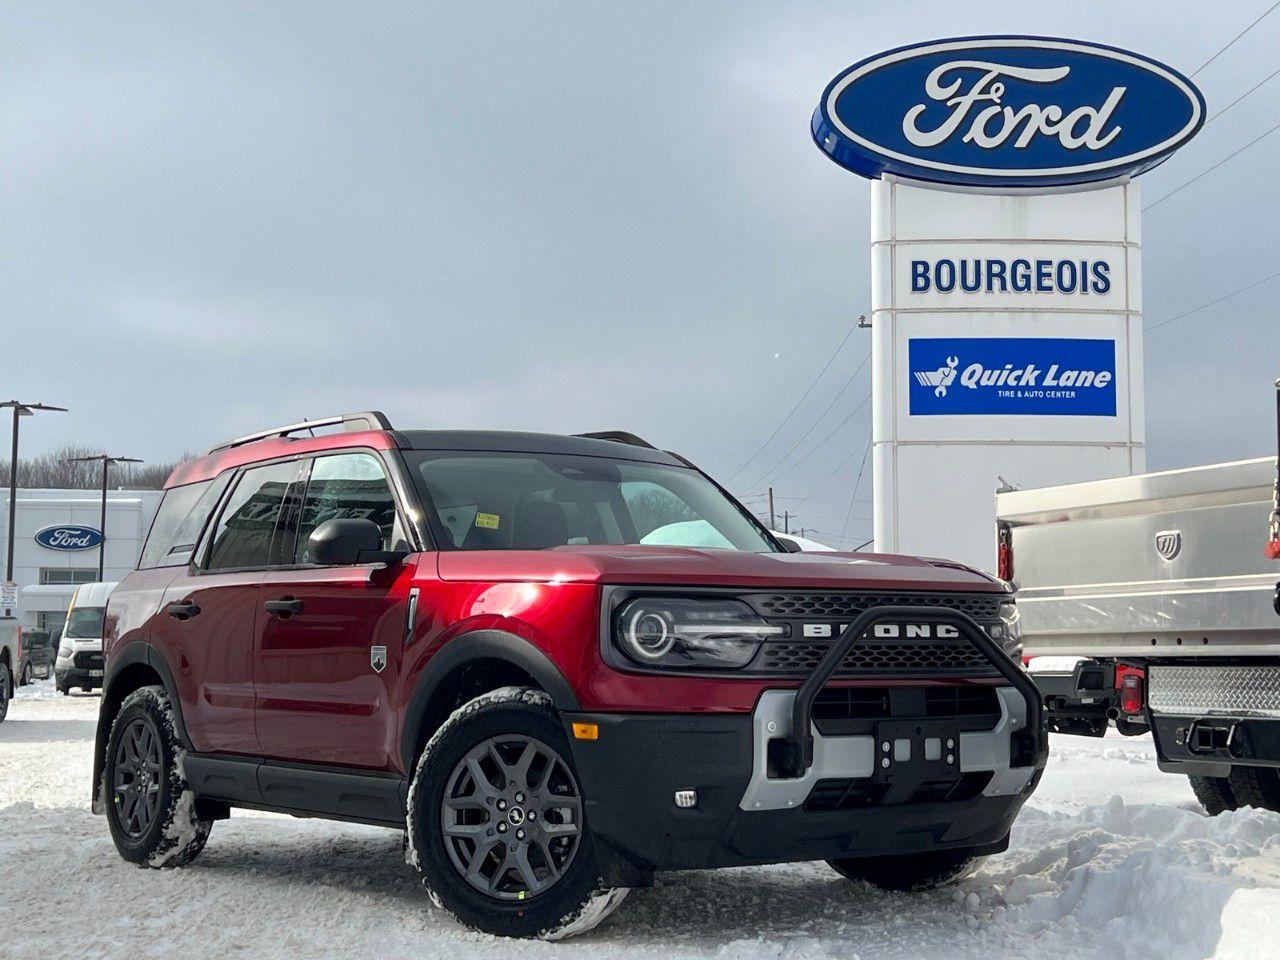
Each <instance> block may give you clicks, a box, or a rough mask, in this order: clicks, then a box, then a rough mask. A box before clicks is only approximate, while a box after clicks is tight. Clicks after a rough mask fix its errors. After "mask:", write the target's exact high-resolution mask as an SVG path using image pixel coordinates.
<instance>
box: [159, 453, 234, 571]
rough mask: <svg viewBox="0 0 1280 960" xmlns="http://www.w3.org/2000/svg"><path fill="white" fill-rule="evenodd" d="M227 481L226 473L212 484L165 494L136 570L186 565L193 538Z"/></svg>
mask: <svg viewBox="0 0 1280 960" xmlns="http://www.w3.org/2000/svg"><path fill="white" fill-rule="evenodd" d="M230 480H231V473H230V471H228V472H227V473H224V474H222V475H221V476H218V477H215V478H214V479H212V480H204V481H202V482H200V483H191V484H188V485H186V486H184V487H172V488H171V489H169V490H166V491H165V494H164V496H163V497H162V498H161V500H160V507H159V508H158V509H157V510H156V518H155V520H154V521H153V522H152V524H151V532H150V533H149V534H148V535H147V544H146V546H145V547H143V549H142V558H141V559H140V560H139V561H138V569H139V570H147V569H149V568H151V567H181V566H185V565H186V564H188V563H190V562H191V554H192V553H193V552H195V549H196V538H197V537H199V536H200V531H201V530H203V529H204V525H205V521H206V520H208V519H209V514H210V513H212V512H213V507H214V505H215V504H216V503H217V502H218V498H219V497H221V496H222V491H224V490H225V489H227V484H228V483H229V482H230Z"/></svg>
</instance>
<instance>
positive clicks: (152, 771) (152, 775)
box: [112, 717, 161, 840]
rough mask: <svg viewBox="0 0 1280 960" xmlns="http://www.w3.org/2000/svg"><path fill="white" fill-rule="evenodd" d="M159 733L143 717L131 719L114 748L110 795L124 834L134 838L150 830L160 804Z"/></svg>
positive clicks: (153, 725)
mask: <svg viewBox="0 0 1280 960" xmlns="http://www.w3.org/2000/svg"><path fill="white" fill-rule="evenodd" d="M160 782H161V756H160V735H159V732H158V731H157V730H156V727H155V724H153V723H152V722H151V721H150V720H147V719H145V718H143V717H139V718H138V719H136V720H134V721H132V722H131V723H130V724H129V726H127V727H126V728H125V730H124V734H123V735H122V736H121V737H120V743H119V745H118V746H117V747H116V764H115V771H114V774H113V776H112V795H113V798H114V800H113V802H114V804H115V811H116V818H117V821H118V822H119V824H120V829H122V830H123V831H124V832H125V834H126V835H127V836H128V837H130V838H131V839H135V840H136V839H137V838H139V837H141V836H142V835H143V834H145V833H146V832H147V831H148V830H149V829H151V824H152V823H153V822H154V821H155V818H156V813H157V811H158V810H159V807H160Z"/></svg>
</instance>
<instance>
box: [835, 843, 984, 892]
mask: <svg viewBox="0 0 1280 960" xmlns="http://www.w3.org/2000/svg"><path fill="white" fill-rule="evenodd" d="M982 859H983V858H982V857H976V856H974V855H972V854H971V853H969V851H967V850H939V851H936V852H933V853H911V854H903V855H901V856H892V857H856V858H852V859H848V860H828V861H827V865H828V866H830V867H831V869H833V870H835V871H836V873H838V874H840V875H841V876H842V877H844V878H846V879H848V880H865V881H866V882H867V883H869V884H871V885H872V886H876V887H879V888H880V889H881V890H904V891H906V890H932V889H934V888H935V887H940V886H943V885H944V884H947V883H951V882H952V881H954V880H959V879H960V878H961V877H963V876H965V875H966V874H968V873H969V872H970V871H971V870H972V869H973V868H974V867H975V866H977V864H978V862H979V861H980V860H982Z"/></svg>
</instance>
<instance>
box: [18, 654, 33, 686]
mask: <svg viewBox="0 0 1280 960" xmlns="http://www.w3.org/2000/svg"><path fill="white" fill-rule="evenodd" d="M30 682H31V661H30V660H28V661H27V662H26V664H25V665H24V666H23V668H22V677H21V678H20V679H19V680H18V686H20V687H25V686H26V685H27V684H29V683H30Z"/></svg>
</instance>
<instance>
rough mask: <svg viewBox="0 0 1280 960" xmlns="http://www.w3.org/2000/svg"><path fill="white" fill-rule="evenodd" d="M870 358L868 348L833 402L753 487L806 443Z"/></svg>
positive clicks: (762, 481) (763, 480)
mask: <svg viewBox="0 0 1280 960" xmlns="http://www.w3.org/2000/svg"><path fill="white" fill-rule="evenodd" d="M870 360H871V351H870V350H868V351H867V355H866V356H865V357H863V358H862V362H861V363H860V364H858V366H857V368H856V369H855V370H854V371H853V373H851V374H849V379H848V380H846V381H845V382H844V386H843V387H841V388H840V390H839V392H838V393H837V394H836V395H835V396H834V397H832V398H831V402H830V403H828V404H827V407H826V409H825V410H823V411H822V412H821V413H820V414H818V416H817V419H815V420H814V421H813V423H811V424H809V429H808V430H806V431H805V432H804V433H802V434H800V438H799V439H798V440H796V442H795V443H793V444H792V445H791V449H790V450H788V451H787V452H786V453H784V454H783V455H782V457H781V458H780V459H779V460H778V462H777V463H775V464H774V465H773V466H772V467H770V468H769V469H768V470H766V471H765V472H764V474H763V475H762V476H761V477H760V479H759V480H757V481H756V482H755V483H753V484H751V486H753V487H758V486H760V484H762V483H764V482H765V480H767V479H768V478H769V477H770V476H771V475H772V474H773V472H774V471H775V470H777V469H778V468H779V467H780V466H782V465H783V464H784V463H786V462H787V458H789V457H790V456H791V455H792V454H793V453H795V452H796V450H797V449H798V448H799V446H800V444H802V443H804V442H805V440H807V439H808V438H809V434H811V433H813V431H814V428H815V427H817V425H818V424H820V423H821V422H822V421H823V418H825V417H826V415H827V414H828V413H830V412H831V408H832V407H834V406H835V405H836V401H838V400H839V399H840V398H841V397H843V396H844V392H845V391H846V390H848V389H849V387H851V386H853V381H854V380H856V379H857V378H858V374H860V373H861V372H862V371H863V368H865V367H866V365H867V363H868V362H869V361H870Z"/></svg>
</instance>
